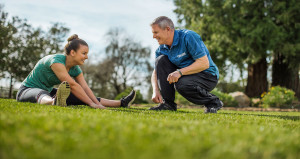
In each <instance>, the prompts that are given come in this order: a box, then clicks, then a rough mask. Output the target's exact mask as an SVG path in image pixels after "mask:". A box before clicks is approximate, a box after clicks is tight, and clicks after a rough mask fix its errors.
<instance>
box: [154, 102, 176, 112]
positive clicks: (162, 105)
mask: <svg viewBox="0 0 300 159" xmlns="http://www.w3.org/2000/svg"><path fill="white" fill-rule="evenodd" d="M149 110H170V111H176V110H177V108H176V106H170V105H169V104H167V103H160V104H159V105H158V106H156V107H151V108H150V109H149Z"/></svg>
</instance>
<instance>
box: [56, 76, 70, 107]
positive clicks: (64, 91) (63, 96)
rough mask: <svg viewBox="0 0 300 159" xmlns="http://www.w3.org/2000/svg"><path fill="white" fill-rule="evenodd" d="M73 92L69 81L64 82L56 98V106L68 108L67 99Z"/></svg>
mask: <svg viewBox="0 0 300 159" xmlns="http://www.w3.org/2000/svg"><path fill="white" fill-rule="evenodd" d="M70 92H71V89H70V85H69V83H68V82H67V81H63V82H62V83H61V84H60V85H59V86H58V89H57V92H56V97H55V102H54V103H55V105H58V106H62V107H66V106H67V98H68V97H69V95H70Z"/></svg>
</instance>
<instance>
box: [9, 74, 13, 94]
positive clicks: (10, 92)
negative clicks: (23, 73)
mask: <svg viewBox="0 0 300 159" xmlns="http://www.w3.org/2000/svg"><path fill="white" fill-rule="evenodd" d="M12 82H13V76H12V75H10V86H9V93H8V98H11V95H12V89H13V83H12Z"/></svg>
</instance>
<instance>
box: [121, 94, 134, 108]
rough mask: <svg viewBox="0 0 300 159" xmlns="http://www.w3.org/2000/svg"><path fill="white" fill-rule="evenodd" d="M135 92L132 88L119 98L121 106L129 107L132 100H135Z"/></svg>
mask: <svg viewBox="0 0 300 159" xmlns="http://www.w3.org/2000/svg"><path fill="white" fill-rule="evenodd" d="M135 96H136V92H135V90H132V91H131V92H130V93H129V95H128V96H126V97H124V98H121V107H124V108H129V107H130V105H131V104H132V102H133V101H134V100H135Z"/></svg>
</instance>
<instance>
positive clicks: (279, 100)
mask: <svg viewBox="0 0 300 159" xmlns="http://www.w3.org/2000/svg"><path fill="white" fill-rule="evenodd" d="M261 97H262V103H263V107H265V108H268V107H288V106H291V104H292V102H293V100H295V99H296V98H295V92H294V91H292V90H290V89H286V88H284V87H280V86H276V87H272V88H271V89H270V90H269V91H268V92H264V93H263V94H262V95H261Z"/></svg>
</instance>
